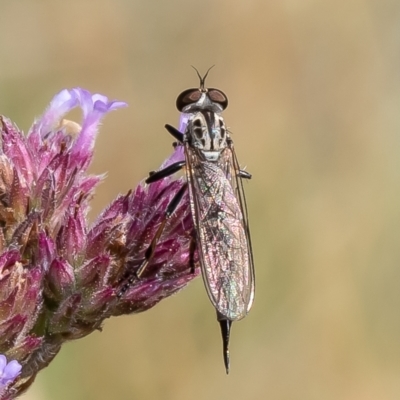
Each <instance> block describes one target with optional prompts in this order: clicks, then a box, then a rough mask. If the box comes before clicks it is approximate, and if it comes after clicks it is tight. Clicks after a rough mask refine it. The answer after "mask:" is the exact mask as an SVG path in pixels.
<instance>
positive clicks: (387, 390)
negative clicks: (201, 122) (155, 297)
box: [0, 0, 400, 400]
mask: <svg viewBox="0 0 400 400" xmlns="http://www.w3.org/2000/svg"><path fill="white" fill-rule="evenodd" d="M0 4H1V12H0V60H1V62H0V94H1V96H0V113H1V114H4V115H7V116H8V117H10V118H12V119H13V120H14V121H15V122H16V123H17V124H18V125H19V126H20V127H21V128H23V129H24V130H26V129H28V127H29V125H30V124H31V122H32V120H33V117H34V116H37V115H40V114H41V112H42V111H43V109H44V108H45V107H46V104H47V103H48V102H49V100H50V99H51V97H52V96H53V94H55V93H56V92H57V91H59V90H60V89H62V88H64V87H74V86H82V87H85V88H87V89H90V90H92V91H96V92H100V93H103V94H106V95H107V96H109V97H111V98H116V99H119V100H124V101H127V102H128V103H129V105H130V107H129V108H128V109H124V110H119V111H117V112H114V113H112V114H111V115H109V116H108V117H107V118H106V119H105V122H104V125H103V127H102V130H101V132H100V135H99V138H98V143H97V147H96V149H97V150H96V157H95V160H94V162H93V165H92V171H93V172H95V173H103V172H105V171H108V178H107V180H106V181H105V183H103V184H102V185H101V186H100V187H99V189H98V191H97V197H96V198H95V199H94V201H93V210H92V215H91V216H92V218H95V216H96V215H97V214H98V213H99V212H100V211H101V210H102V208H104V207H105V206H106V205H107V204H108V202H109V201H111V200H112V199H113V198H114V197H115V196H116V195H117V194H118V193H120V192H126V191H127V190H129V189H130V188H132V187H134V186H135V185H136V184H137V183H138V182H139V180H141V179H143V178H144V177H145V176H146V175H147V173H148V171H150V170H154V169H155V168H157V167H158V166H159V165H160V164H161V162H162V161H163V160H164V159H165V158H166V157H167V156H168V155H169V154H170V152H171V151H172V148H171V142H172V139H171V137H169V135H168V134H167V132H166V131H165V130H164V129H163V126H164V124H165V123H171V124H175V125H176V124H177V121H178V112H177V111H176V109H175V98H176V96H177V95H178V94H179V93H180V91H182V90H183V89H186V88H188V87H193V86H197V84H198V81H197V77H196V76H195V74H194V72H193V70H192V69H191V68H190V65H195V66H196V67H197V68H198V69H199V70H200V71H205V70H206V69H207V68H208V67H210V66H211V65H213V64H216V67H215V68H214V69H213V70H212V71H211V72H210V75H209V79H208V81H207V83H208V84H209V85H210V86H213V87H218V88H221V89H222V90H223V91H224V92H226V93H227V95H228V97H229V100H230V105H229V107H228V109H227V110H226V112H225V114H224V115H225V118H226V121H227V123H228V126H229V127H230V128H231V130H232V132H233V134H234V140H235V145H236V149H237V153H238V156H239V159H240V161H241V163H242V165H243V166H247V167H248V170H249V171H251V173H252V174H253V180H252V181H251V182H249V183H248V184H247V182H246V192H247V198H248V206H249V213H250V218H251V228H252V229H251V230H252V235H253V242H254V254H255V262H256V273H257V274H256V275H257V293H256V300H255V305H254V309H253V310H252V312H251V313H250V315H249V316H248V318H246V319H245V320H244V321H242V322H240V323H237V324H235V325H234V327H233V332H232V337H231V359H232V360H231V361H232V368H231V374H230V375H229V376H228V377H226V376H225V372H224V368H223V362H222V350H221V343H220V340H221V339H220V334H219V328H218V325H217V323H216V322H215V315H214V311H213V309H212V307H211V305H210V304H209V302H208V299H207V296H206V294H205V291H204V289H203V287H202V282H201V280H200V279H199V280H197V282H195V283H193V284H191V285H190V286H189V287H188V288H187V289H186V290H184V291H183V292H181V293H180V294H179V295H177V296H174V297H173V298H171V299H168V300H166V301H164V302H162V303H161V304H160V305H158V306H157V307H155V308H154V309H153V310H151V311H149V312H146V313H144V314H141V315H136V316H129V317H123V318H117V319H112V320H109V321H107V323H106V324H105V326H104V330H103V332H102V333H100V332H99V333H95V334H92V335H91V336H89V337H87V338H85V339H82V340H80V341H77V342H74V343H71V344H67V345H66V346H64V348H63V350H62V351H61V353H60V354H59V355H58V356H57V357H56V358H55V360H54V361H53V363H52V364H51V365H50V367H48V368H47V369H46V370H45V371H43V372H42V373H41V374H40V376H39V378H38V379H37V381H36V383H35V384H34V386H33V387H32V388H31V390H30V391H29V392H28V394H27V395H26V396H24V399H25V400H35V399H41V400H46V399H58V400H63V399H68V400H69V399H77V400H80V399H82V400H86V399H96V400H102V399H122V400H125V399H133V398H135V399H165V400H172V399H173V400H183V399H185V400H186V399H194V400H197V399H231V400H236V399H248V400H253V399H254V400H258V399H265V398H268V399H273V400H286V399H287V400H289V399H290V400H314V399H315V400H321V399H324V400H331V399H340V400H368V399H374V400H375V399H380V400H388V399H398V398H400V384H399V378H398V377H399V373H400V315H399V309H400V246H399V244H398V241H399V237H400V157H399V155H400V134H399V132H400V114H399V112H398V109H399V106H400V75H399V71H400V52H399V48H400V23H399V21H400V3H399V2H398V1H394V0H380V1H378V0H369V1H361V0H325V1H322V0H319V1H318V0H314V1H313V0H303V1H297V0H296V1H294V0H283V1H279V2H278V1H272V0H248V1H238V0H237V1H228V0H225V1H211V0H203V1H201V2H199V1H189V0H187V1H184V0H180V1H179V0H173V1H169V2H161V1H159V2H156V1H149V0H147V1H146V0H137V1H134V0H132V1H127V0H98V1H96V2H94V1H88V0H73V1H72V0H71V1H60V0H52V1H51V0H18V1H15V0H1V2H0Z"/></svg>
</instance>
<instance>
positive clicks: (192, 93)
mask: <svg viewBox="0 0 400 400" xmlns="http://www.w3.org/2000/svg"><path fill="white" fill-rule="evenodd" d="M201 94H202V93H201V92H200V90H199V89H187V90H185V91H184V92H182V93H181V94H180V95H179V96H178V98H177V99H176V108H177V109H178V110H179V111H181V112H182V111H183V109H184V108H185V107H186V106H188V105H189V104H193V103H197V102H198V101H199V100H200V97H201Z"/></svg>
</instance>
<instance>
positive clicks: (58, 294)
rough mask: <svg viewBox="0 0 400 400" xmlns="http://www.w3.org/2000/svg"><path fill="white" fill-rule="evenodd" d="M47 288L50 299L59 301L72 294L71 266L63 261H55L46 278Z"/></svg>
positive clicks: (72, 274)
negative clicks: (53, 298)
mask: <svg viewBox="0 0 400 400" xmlns="http://www.w3.org/2000/svg"><path fill="white" fill-rule="evenodd" d="M46 278H47V279H46V282H47V285H48V286H47V287H48V289H49V291H50V293H47V294H48V295H50V296H51V297H55V299H57V300H60V299H62V298H65V296H67V295H69V294H70V293H71V292H72V288H73V287H74V284H75V275H74V270H73V268H72V266H71V265H70V264H69V263H68V262H67V261H66V260H64V259H59V258H57V259H55V260H53V262H52V263H51V265H50V268H49V271H48V273H47V276H46Z"/></svg>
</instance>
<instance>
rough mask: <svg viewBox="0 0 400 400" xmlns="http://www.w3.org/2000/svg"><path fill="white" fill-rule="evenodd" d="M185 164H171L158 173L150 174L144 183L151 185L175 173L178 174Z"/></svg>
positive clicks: (181, 162)
mask: <svg viewBox="0 0 400 400" xmlns="http://www.w3.org/2000/svg"><path fill="white" fill-rule="evenodd" d="M185 164H186V161H184V160H183V161H178V162H176V163H173V164H171V165H168V167H165V168H163V169H160V170H159V171H156V172H150V174H149V177H148V178H147V179H146V180H145V182H146V183H153V182H157V181H159V180H160V179H163V178H166V177H167V176H170V175H172V174H174V173H175V172H178V171H179V170H180V169H182V168H183V167H184V165H185Z"/></svg>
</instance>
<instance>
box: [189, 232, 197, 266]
mask: <svg viewBox="0 0 400 400" xmlns="http://www.w3.org/2000/svg"><path fill="white" fill-rule="evenodd" d="M196 247H197V242H196V231H195V230H194V229H193V231H192V233H191V234H190V245H189V266H190V273H191V274H194V273H195V271H196V266H195V265H194V253H195V251H196Z"/></svg>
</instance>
